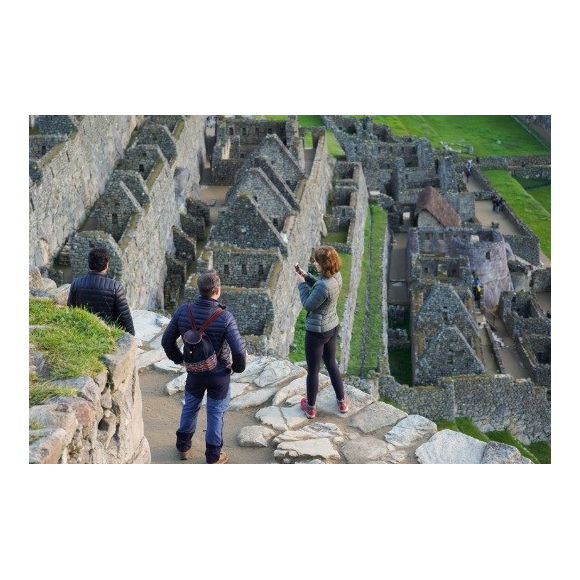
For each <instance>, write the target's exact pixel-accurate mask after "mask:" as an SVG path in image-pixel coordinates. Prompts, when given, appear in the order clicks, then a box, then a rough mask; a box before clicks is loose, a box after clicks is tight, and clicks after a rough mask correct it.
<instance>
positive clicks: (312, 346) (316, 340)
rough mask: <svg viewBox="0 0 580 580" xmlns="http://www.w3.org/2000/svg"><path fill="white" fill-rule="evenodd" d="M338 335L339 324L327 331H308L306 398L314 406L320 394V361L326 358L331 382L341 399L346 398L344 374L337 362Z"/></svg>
mask: <svg viewBox="0 0 580 580" xmlns="http://www.w3.org/2000/svg"><path fill="white" fill-rule="evenodd" d="M337 336H338V326H336V327H335V328H333V329H332V330H328V331H326V332H322V333H321V332H311V331H310V330H307V331H306V340H305V350H306V363H307V364H308V375H307V377H306V398H307V399H308V404H309V405H310V406H311V407H314V405H315V404H316V396H317V395H318V373H319V372H320V361H321V359H322V360H324V365H325V366H326V370H327V371H328V375H329V376H330V382H331V383H332V386H333V388H334V392H335V393H336V398H337V399H338V400H339V401H342V400H343V399H344V385H343V384H342V376H341V375H340V371H339V370H338V365H337V364H336V337H337Z"/></svg>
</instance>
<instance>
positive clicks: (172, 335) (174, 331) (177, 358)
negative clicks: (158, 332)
mask: <svg viewBox="0 0 580 580" xmlns="http://www.w3.org/2000/svg"><path fill="white" fill-rule="evenodd" d="M180 336H181V335H180V334H179V327H178V326H177V311H175V314H174V315H173V317H172V318H171V320H170V321H169V324H168V325H167V328H166V329H165V332H164V333H163V336H162V337H161V346H162V347H163V350H164V351H165V354H166V355H167V358H168V359H169V360H172V361H173V362H174V363H175V364H176V365H180V364H181V363H182V362H183V353H182V352H181V350H180V349H179V347H178V346H177V339H178V338H179V337H180Z"/></svg>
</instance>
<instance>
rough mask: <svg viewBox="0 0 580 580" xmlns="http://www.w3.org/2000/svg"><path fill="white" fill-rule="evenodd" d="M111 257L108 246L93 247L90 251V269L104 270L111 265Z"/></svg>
mask: <svg viewBox="0 0 580 580" xmlns="http://www.w3.org/2000/svg"><path fill="white" fill-rule="evenodd" d="M109 259H110V256H109V252H108V251H107V249H106V248H93V249H92V250H91V251H90V252H89V269H90V270H95V271H96V272H102V271H103V270H104V269H105V268H106V267H107V266H108V265H109Z"/></svg>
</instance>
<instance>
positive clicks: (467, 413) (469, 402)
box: [379, 375, 551, 445]
mask: <svg viewBox="0 0 580 580" xmlns="http://www.w3.org/2000/svg"><path fill="white" fill-rule="evenodd" d="M546 392H547V390H546V387H542V386H534V385H533V384H532V382H531V381H529V380H526V379H514V378H513V377H511V376H510V375H481V376H470V377H449V378H446V379H443V380H442V381H441V385H440V386H432V387H431V386H428V387H423V386H416V387H409V386H407V385H401V384H399V383H397V381H396V380H395V379H394V378H393V377H392V376H382V377H380V379H379V394H380V396H381V397H388V398H389V399H391V400H392V401H394V402H395V403H396V404H398V405H400V406H402V407H403V408H404V409H405V411H406V412H407V413H409V414H418V415H423V416H424V417H427V418H429V419H431V420H433V421H434V420H439V419H446V420H449V421H452V420H454V419H456V418H457V417H468V418H470V419H471V420H472V421H473V423H474V425H475V426H476V427H477V428H478V429H479V430H480V431H482V432H484V433H487V432H489V431H496V430H498V431H501V430H504V429H507V430H508V431H509V432H510V433H511V434H512V435H513V436H514V437H515V438H516V439H518V440H520V441H521V442H522V443H524V444H525V445H527V444H529V443H530V442H533V441H550V440H551V405H550V402H549V401H548V399H547V396H546Z"/></svg>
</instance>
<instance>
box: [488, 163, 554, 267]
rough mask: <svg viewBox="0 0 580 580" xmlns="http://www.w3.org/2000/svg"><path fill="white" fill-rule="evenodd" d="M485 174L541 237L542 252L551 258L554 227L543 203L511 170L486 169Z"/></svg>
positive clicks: (520, 216)
mask: <svg viewBox="0 0 580 580" xmlns="http://www.w3.org/2000/svg"><path fill="white" fill-rule="evenodd" d="M483 174H484V176H485V177H486V178H487V179H489V181H490V182H491V184H492V186H493V188H494V189H495V190H496V191H498V192H499V194H500V195H501V196H502V197H504V198H505V200H506V202H507V203H508V205H509V206H510V207H511V208H512V209H513V211H514V212H515V213H516V215H517V216H518V217H519V218H520V219H521V220H522V221H523V222H524V223H525V224H526V225H527V226H528V227H529V228H530V230H532V232H534V233H535V234H536V235H537V236H538V238H539V239H540V248H541V249H542V252H544V254H546V256H548V258H551V253H552V251H551V246H552V227H551V215H550V212H548V211H547V210H546V208H545V207H544V206H542V204H541V203H539V202H538V201H536V199H534V197H533V196H532V195H530V194H529V193H528V192H527V191H526V190H525V189H524V188H523V187H522V185H521V184H520V183H519V182H518V180H517V179H515V178H514V177H512V175H511V174H510V173H509V171H503V170H500V169H494V170H491V169H489V170H484V171H483Z"/></svg>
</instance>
